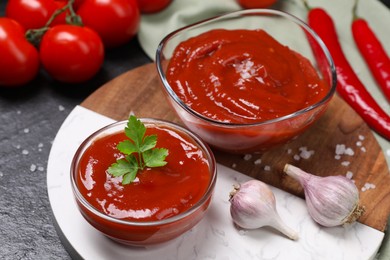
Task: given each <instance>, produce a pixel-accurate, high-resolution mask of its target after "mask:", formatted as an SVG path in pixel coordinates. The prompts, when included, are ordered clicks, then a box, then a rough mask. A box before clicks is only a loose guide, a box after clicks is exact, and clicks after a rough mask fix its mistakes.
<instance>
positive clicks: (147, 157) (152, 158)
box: [142, 148, 168, 167]
mask: <svg viewBox="0 0 390 260" xmlns="http://www.w3.org/2000/svg"><path fill="white" fill-rule="evenodd" d="M142 156H143V158H144V162H145V165H146V166H147V167H161V166H164V165H166V164H167V162H166V161H165V157H167V156H168V150H167V149H165V148H156V149H153V150H147V151H145V152H144V153H143V154H142Z"/></svg>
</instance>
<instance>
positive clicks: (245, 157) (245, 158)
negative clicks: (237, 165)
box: [244, 154, 252, 161]
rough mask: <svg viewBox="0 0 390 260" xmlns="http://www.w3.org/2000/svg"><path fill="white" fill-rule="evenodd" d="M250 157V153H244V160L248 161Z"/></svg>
mask: <svg viewBox="0 0 390 260" xmlns="http://www.w3.org/2000/svg"><path fill="white" fill-rule="evenodd" d="M250 159H252V155H251V154H245V155H244V160H245V161H249V160H250Z"/></svg>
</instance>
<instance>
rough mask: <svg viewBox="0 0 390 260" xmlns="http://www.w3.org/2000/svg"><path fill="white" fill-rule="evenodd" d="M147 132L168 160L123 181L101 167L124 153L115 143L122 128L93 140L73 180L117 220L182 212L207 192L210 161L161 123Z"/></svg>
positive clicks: (157, 217) (121, 135) (158, 217)
mask: <svg viewBox="0 0 390 260" xmlns="http://www.w3.org/2000/svg"><path fill="white" fill-rule="evenodd" d="M146 134H147V135H151V134H156V135H157V136H158V139H157V140H158V141H157V146H156V147H164V148H167V149H168V150H169V155H168V156H167V157H166V161H167V162H168V163H167V164H166V165H165V166H163V167H157V168H148V169H145V170H143V171H140V172H139V173H138V174H137V178H136V180H135V181H134V182H133V183H130V184H128V185H122V184H121V182H122V177H113V176H112V175H110V174H109V173H107V171H106V170H107V169H108V167H109V166H110V165H111V164H112V163H114V162H115V161H116V160H117V158H121V157H123V155H122V154H121V153H120V152H119V151H118V150H117V148H116V146H117V144H118V143H119V142H121V141H123V140H126V139H128V138H127V137H126V136H125V134H124V132H118V133H115V134H112V135H108V136H105V137H102V138H100V139H98V140H96V141H95V142H94V143H93V144H92V145H91V146H90V147H89V148H88V149H87V150H86V151H85V153H84V154H83V156H82V158H81V160H80V164H79V165H80V166H79V169H78V175H77V180H76V181H77V184H78V186H79V190H80V192H81V194H82V195H83V197H84V198H85V199H86V200H88V202H89V203H90V204H91V205H92V206H93V207H95V208H96V209H97V210H99V211H101V212H103V213H105V214H107V215H110V216H112V217H115V218H118V219H126V220H131V221H155V220H161V219H166V218H169V217H172V216H174V215H177V214H179V213H181V212H184V211H186V210H187V209H188V208H190V207H191V206H192V205H194V204H195V203H197V202H198V201H199V200H200V198H201V197H202V196H203V195H204V193H205V192H206V189H207V187H208V185H209V182H210V178H211V177H210V172H209V164H208V162H207V158H206V157H205V154H204V153H203V151H202V150H201V149H199V148H198V147H197V146H196V145H195V144H194V143H193V141H191V140H190V139H189V138H188V137H185V136H183V135H181V134H179V133H177V132H175V131H173V130H171V129H167V128H162V127H153V128H147V131H146Z"/></svg>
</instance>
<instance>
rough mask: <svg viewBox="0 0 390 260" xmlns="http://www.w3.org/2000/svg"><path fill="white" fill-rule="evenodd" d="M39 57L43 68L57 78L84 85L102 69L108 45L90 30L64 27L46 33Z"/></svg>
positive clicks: (57, 26)
mask: <svg viewBox="0 0 390 260" xmlns="http://www.w3.org/2000/svg"><path fill="white" fill-rule="evenodd" d="M39 54H40V59H41V62H42V64H43V67H44V68H45V70H46V71H47V72H48V73H49V75H50V76H52V77H53V78H54V79H56V80H58V81H61V82H65V83H80V82H84V81H87V80H89V79H91V78H92V77H93V76H94V75H95V74H96V73H97V72H98V71H99V70H100V68H101V66H102V64H103V60H104V46H103V42H102V41H101V39H100V37H99V35H98V34H97V33H96V32H95V31H93V30H91V29H90V28H88V27H83V26H77V25H68V24H64V25H56V26H53V27H51V28H50V29H48V30H47V31H46V32H45V34H44V35H43V37H42V40H41V43H40V51H39Z"/></svg>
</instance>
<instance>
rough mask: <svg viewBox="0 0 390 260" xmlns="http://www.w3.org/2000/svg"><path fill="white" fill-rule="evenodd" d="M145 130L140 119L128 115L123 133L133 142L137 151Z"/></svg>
mask: <svg viewBox="0 0 390 260" xmlns="http://www.w3.org/2000/svg"><path fill="white" fill-rule="evenodd" d="M145 132H146V127H145V125H144V124H143V123H142V122H141V120H138V119H137V118H136V117H135V116H130V118H129V121H128V122H127V127H126V128H125V133H126V136H127V137H128V138H129V139H130V140H132V141H133V142H134V144H135V146H136V147H137V149H138V151H139V150H140V147H141V145H142V140H143V138H144V135H145Z"/></svg>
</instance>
